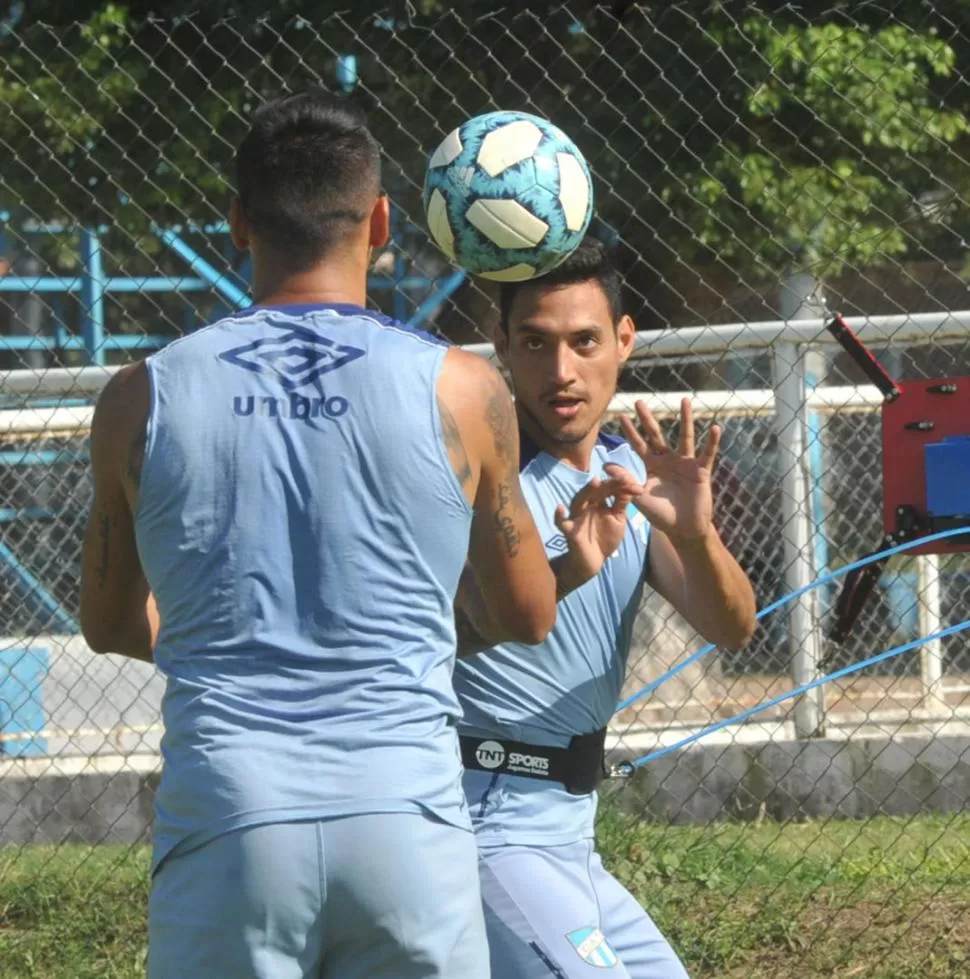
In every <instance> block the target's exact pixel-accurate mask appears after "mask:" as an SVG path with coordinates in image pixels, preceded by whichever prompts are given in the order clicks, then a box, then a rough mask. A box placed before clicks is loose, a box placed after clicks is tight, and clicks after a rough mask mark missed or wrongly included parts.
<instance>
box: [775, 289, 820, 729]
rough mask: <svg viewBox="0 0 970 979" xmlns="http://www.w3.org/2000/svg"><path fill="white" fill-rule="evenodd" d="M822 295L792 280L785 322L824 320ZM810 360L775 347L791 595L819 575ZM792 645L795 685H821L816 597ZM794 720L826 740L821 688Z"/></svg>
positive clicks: (791, 617)
mask: <svg viewBox="0 0 970 979" xmlns="http://www.w3.org/2000/svg"><path fill="white" fill-rule="evenodd" d="M816 295H817V283H816V281H815V279H814V277H813V276H811V275H801V274H798V275H791V276H788V277H787V278H786V279H785V280H784V281H783V283H782V294H781V315H782V317H783V318H784V319H786V320H794V319H812V318H815V317H817V316H819V315H821V313H820V311H819V309H818V303H817V300H816V298H815V297H816ZM808 356H809V354H808V352H807V351H806V350H805V348H804V347H803V346H802V345H800V344H795V343H787V342H785V343H778V344H776V345H775V346H774V348H773V350H772V359H771V369H772V385H773V387H774V389H775V431H776V433H777V438H778V466H779V473H780V489H781V513H782V535H783V539H784V561H785V571H784V581H785V591H787V592H794V591H797V590H799V589H801V588H804V587H805V586H807V585H809V584H811V582H812V581H814V579H815V575H816V568H815V562H814V560H813V542H814V541H813V538H814V534H813V526H812V489H811V485H810V480H809V473H808V471H807V470H808V466H809V464H810V460H809V456H808V453H807V452H806V444H805V442H806V435H807V432H808V411H807V407H806V395H807V393H808V391H807V384H806V376H807V374H808V363H807V359H808ZM788 645H789V650H790V653H791V661H792V680H793V682H794V685H795V686H801V685H803V684H806V683H810V682H811V681H812V680H814V679H816V678H817V677H818V675H819V672H818V664H819V660H820V659H821V642H820V637H819V633H818V630H817V629H816V615H815V594H814V592H809V593H808V594H805V595H802V596H801V598H799V599H797V600H796V601H794V602H792V604H791V605H790V606H789V612H788ZM794 720H795V735H796V737H799V738H811V737H819V736H821V735H822V734H823V732H824V723H825V694H824V693H823V692H822V690H821V688H820V687H817V688H816V689H815V690H812V691H810V692H809V693H807V694H804V695H803V696H801V697H799V698H798V700H796V702H795V708H794Z"/></svg>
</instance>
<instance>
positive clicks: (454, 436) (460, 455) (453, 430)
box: [438, 398, 472, 486]
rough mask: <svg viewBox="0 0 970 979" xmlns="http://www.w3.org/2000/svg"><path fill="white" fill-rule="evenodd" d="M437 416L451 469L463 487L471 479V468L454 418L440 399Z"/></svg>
mask: <svg viewBox="0 0 970 979" xmlns="http://www.w3.org/2000/svg"><path fill="white" fill-rule="evenodd" d="M438 415H439V416H440V418H441V434H442V437H443V438H444V440H445V448H446V449H447V450H448V458H449V459H450V460H451V467H452V469H454V470H455V475H456V476H457V477H458V482H459V483H461V485H462V486H464V485H465V483H467V482H468V480H469V479H471V478H472V467H471V466H470V465H469V464H468V453H467V452H466V451H465V445H464V443H463V442H462V440H461V432H460V431H459V430H458V423H457V422H456V421H455V416H454V415H453V414H452V413H451V412H450V411H449V410H448V406H447V405H446V404H445V403H444V401H442V400H441V398H438Z"/></svg>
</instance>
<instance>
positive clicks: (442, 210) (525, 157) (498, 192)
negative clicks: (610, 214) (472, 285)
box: [424, 112, 593, 282]
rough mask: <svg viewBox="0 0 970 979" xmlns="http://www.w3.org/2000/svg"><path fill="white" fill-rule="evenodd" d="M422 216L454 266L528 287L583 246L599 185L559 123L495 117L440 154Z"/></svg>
mask: <svg viewBox="0 0 970 979" xmlns="http://www.w3.org/2000/svg"><path fill="white" fill-rule="evenodd" d="M424 209H425V214H426V215H427V218H428V228H429V230H430V231H431V235H432V237H433V238H434V240H435V242H436V243H437V245H438V247H439V248H440V249H441V250H442V251H443V252H444V253H445V254H446V255H447V256H448V258H450V259H451V260H452V261H453V262H455V263H456V264H458V265H460V266H461V267H462V268H464V269H465V270H466V271H468V272H471V273H473V274H474V275H480V276H482V277H483V278H485V279H494V280H496V281H498V282H521V281H524V280H526V279H531V278H534V277H535V276H539V275H542V274H543V273H545V272H548V271H550V269H554V268H555V267H556V266H557V265H559V264H560V263H561V262H564V261H565V260H566V259H567V258H568V257H569V256H570V255H571V254H572V252H573V251H575V249H576V247H577V246H578V245H579V243H580V242H581V241H582V240H583V235H584V234H585V233H586V229H587V228H588V227H589V221H590V218H591V216H592V214H593V182H592V180H591V179H590V175H589V167H588V166H587V165H586V160H585V159H584V158H583V154H582V153H580V152H579V149H578V148H577V147H576V144H575V143H574V142H573V141H572V140H571V139H570V138H569V137H568V136H567V135H566V134H565V133H564V132H563V131H562V130H561V129H559V128H558V127H557V126H554V125H553V124H552V123H551V122H548V121H546V120H545V119H541V118H539V117H538V116H533V115H529V114H528V113H525V112H489V113H486V114H485V115H481V116H476V117H475V118H474V119H469V120H468V122H466V123H465V124H464V125H462V126H459V127H458V129H456V130H454V131H453V132H451V133H449V134H448V135H447V136H446V137H445V138H444V140H443V141H442V143H441V145H440V146H439V147H438V148H437V149H436V150H435V151H434V153H433V154H432V156H431V159H430V160H429V161H428V172H427V174H426V176H425V180H424Z"/></svg>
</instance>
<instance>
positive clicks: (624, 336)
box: [616, 315, 637, 364]
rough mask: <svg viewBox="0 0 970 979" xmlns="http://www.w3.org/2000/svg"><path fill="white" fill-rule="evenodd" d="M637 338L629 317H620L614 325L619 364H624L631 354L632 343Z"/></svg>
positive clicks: (635, 329)
mask: <svg viewBox="0 0 970 979" xmlns="http://www.w3.org/2000/svg"><path fill="white" fill-rule="evenodd" d="M636 338H637V328H636V325H635V324H634V322H633V320H632V319H631V318H630V317H629V316H625V315H624V316H621V317H620V322H619V323H617V324H616V343H617V346H618V347H619V348H620V363H621V364H625V363H626V362H627V361H628V360H629V359H630V354H632V353H633V343H634V341H635V340H636Z"/></svg>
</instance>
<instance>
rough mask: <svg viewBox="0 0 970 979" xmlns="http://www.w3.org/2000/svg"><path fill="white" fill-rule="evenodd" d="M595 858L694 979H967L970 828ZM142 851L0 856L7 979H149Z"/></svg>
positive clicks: (779, 838) (619, 823)
mask: <svg viewBox="0 0 970 979" xmlns="http://www.w3.org/2000/svg"><path fill="white" fill-rule="evenodd" d="M600 842H601V848H602V850H603V853H604V855H605V857H606V860H607V863H608V864H609V865H610V867H611V869H613V870H614V872H615V873H616V874H617V875H618V876H619V877H620V878H621V879H622V880H623V881H624V883H626V884H627V886H628V887H630V889H631V890H632V891H633V892H634V893H635V894H636V895H637V897H638V898H639V899H640V900H641V902H642V903H643V905H644V906H645V907H646V908H647V909H648V910H649V911H650V913H651V915H652V916H653V917H654V919H655V920H656V921H657V923H658V925H659V926H660V927H661V929H662V930H663V931H664V932H665V934H667V935H668V937H669V938H670V939H671V941H672V942H673V943H674V945H675V947H676V948H677V949H678V951H679V952H680V953H681V955H682V957H683V958H684V960H685V962H686V964H687V966H688V970H689V972H690V974H691V976H692V977H693V979H714V977H718V979H809V977H813V979H814V977H818V979H821V977H825V979H829V977H838V979H853V977H858V979H917V977H919V979H957V977H960V979H965V977H966V976H968V975H970V814H967V815H959V816H926V817H919V818H916V819H911V820H905V819H874V820H870V821H868V822H864V823H855V822H828V823H824V824H821V823H790V824H787V825H777V824H773V823H761V824H758V825H754V824H732V823H721V824H716V825H712V826H706V827H686V826H685V827H682V826H676V827H674V826H660V825H649V824H642V823H636V822H632V821H631V820H630V819H628V818H627V817H625V816H622V815H620V814H618V813H608V814H607V815H606V816H605V817H604V818H603V820H602V822H601V826H600ZM147 894H148V853H147V850H146V849H145V848H144V847H138V848H126V847H101V848H93V849H92V848H90V847H80V846H64V847H60V848H58V849H56V850H55V849H52V848H48V847H27V848H13V847H12V848H9V849H6V850H0V979H95V977H97V979H135V977H141V976H143V975H144V965H143V963H144V956H145V946H146V939H145V904H146V899H147Z"/></svg>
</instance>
